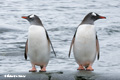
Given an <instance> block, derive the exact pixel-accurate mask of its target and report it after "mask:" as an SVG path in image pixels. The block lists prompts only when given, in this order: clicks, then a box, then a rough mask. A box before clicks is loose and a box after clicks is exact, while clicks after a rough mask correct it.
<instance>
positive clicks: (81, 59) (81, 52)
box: [69, 12, 106, 71]
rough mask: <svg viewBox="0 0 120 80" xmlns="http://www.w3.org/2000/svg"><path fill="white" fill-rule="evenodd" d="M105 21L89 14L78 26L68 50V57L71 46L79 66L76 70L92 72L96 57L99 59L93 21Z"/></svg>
mask: <svg viewBox="0 0 120 80" xmlns="http://www.w3.org/2000/svg"><path fill="white" fill-rule="evenodd" d="M98 19H106V17H103V16H100V15H98V14H97V13H94V12H90V13H89V14H87V15H86V16H85V18H84V19H83V21H82V22H81V24H80V25H79V26H78V28H77V30H76V32H75V34H74V36H73V39H72V42H71V46H70V50H69V57H70V53H71V49H72V46H73V53H74V57H75V60H76V62H77V63H78V65H79V68H78V70H87V71H93V68H92V64H93V62H94V60H95V57H96V55H97V56H98V59H99V42H98V38H97V34H96V31H95V26H94V21H96V20H98Z"/></svg>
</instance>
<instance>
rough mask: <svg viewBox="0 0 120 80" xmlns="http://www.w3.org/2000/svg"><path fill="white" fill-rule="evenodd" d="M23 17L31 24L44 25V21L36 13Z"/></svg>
mask: <svg viewBox="0 0 120 80" xmlns="http://www.w3.org/2000/svg"><path fill="white" fill-rule="evenodd" d="M22 18H24V19H27V20H28V21H29V22H30V24H31V25H42V22H41V20H40V19H39V17H38V16H36V15H34V14H32V15H29V16H22Z"/></svg>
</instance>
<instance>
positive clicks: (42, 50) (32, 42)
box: [22, 14, 56, 72]
mask: <svg viewBox="0 0 120 80" xmlns="http://www.w3.org/2000/svg"><path fill="white" fill-rule="evenodd" d="M22 18H24V19H27V20H28V21H29V22H30V24H31V25H30V27H29V31H28V39H27V41H26V45H25V54H24V56H25V59H27V53H28V56H29V58H30V61H31V64H32V69H31V70H29V72H36V71H37V70H36V68H35V65H37V66H40V68H41V70H40V71H46V66H47V64H48V62H49V58H50V44H51V41H50V39H49V36H48V33H47V31H46V30H45V28H44V26H43V24H42V22H41V20H40V19H39V18H38V16H36V15H33V14H32V15H29V16H22ZM51 47H52V49H53V46H52V44H51ZM53 52H54V54H55V51H54V49H53ZM55 56H56V54H55Z"/></svg>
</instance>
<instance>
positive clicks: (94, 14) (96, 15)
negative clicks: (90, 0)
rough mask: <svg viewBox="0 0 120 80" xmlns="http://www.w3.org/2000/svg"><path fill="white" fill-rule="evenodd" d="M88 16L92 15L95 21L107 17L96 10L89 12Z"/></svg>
mask: <svg viewBox="0 0 120 80" xmlns="http://www.w3.org/2000/svg"><path fill="white" fill-rule="evenodd" d="M88 17H90V18H91V19H92V20H93V21H96V20H97V19H106V17H104V16H100V15H98V14H97V13H94V12H91V13H89V14H88Z"/></svg>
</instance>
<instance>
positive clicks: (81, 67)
mask: <svg viewBox="0 0 120 80" xmlns="http://www.w3.org/2000/svg"><path fill="white" fill-rule="evenodd" d="M77 70H85V69H84V67H83V66H82V65H80V66H79V68H78V69H77Z"/></svg>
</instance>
